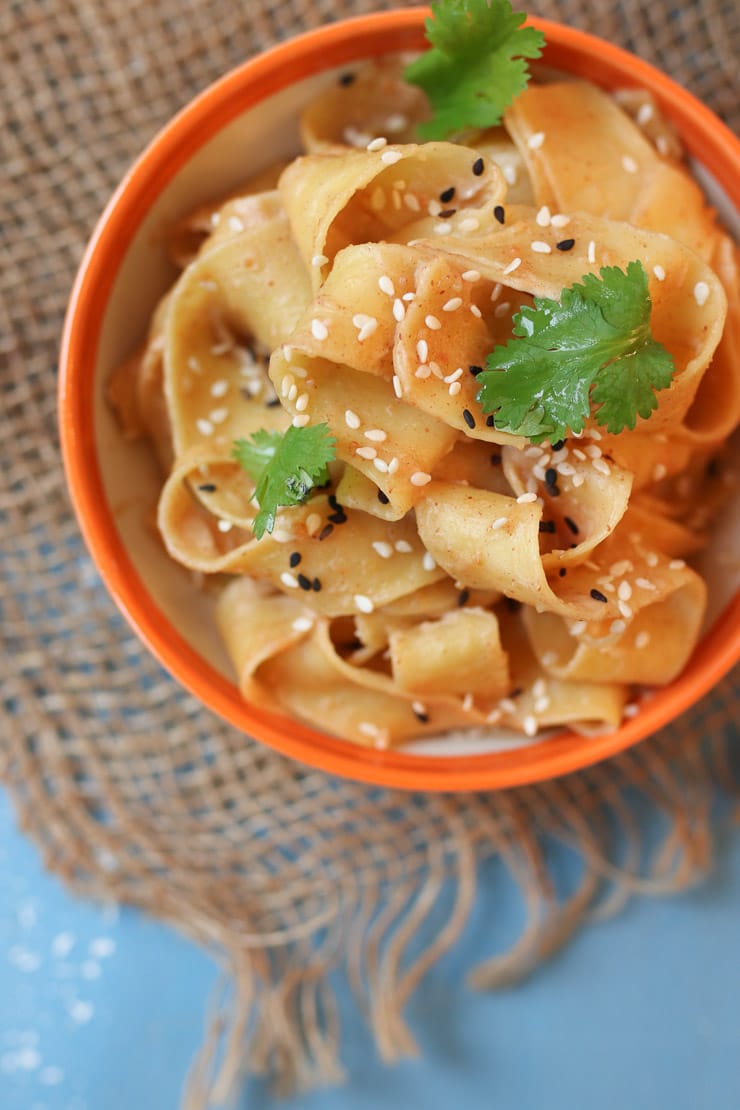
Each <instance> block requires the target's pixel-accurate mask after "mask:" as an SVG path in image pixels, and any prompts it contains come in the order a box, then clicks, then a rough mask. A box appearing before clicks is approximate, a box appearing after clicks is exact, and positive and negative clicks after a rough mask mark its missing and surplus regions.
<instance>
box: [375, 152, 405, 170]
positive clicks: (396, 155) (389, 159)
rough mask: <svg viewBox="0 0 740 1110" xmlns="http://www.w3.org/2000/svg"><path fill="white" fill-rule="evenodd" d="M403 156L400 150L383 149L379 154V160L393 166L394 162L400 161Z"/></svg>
mask: <svg viewBox="0 0 740 1110" xmlns="http://www.w3.org/2000/svg"><path fill="white" fill-rule="evenodd" d="M402 158H403V155H402V154H401V151H400V150H384V151H383V153H382V154H381V156H380V161H381V162H383V163H384V165H386V166H394V165H395V164H396V162H400V161H401V159H402Z"/></svg>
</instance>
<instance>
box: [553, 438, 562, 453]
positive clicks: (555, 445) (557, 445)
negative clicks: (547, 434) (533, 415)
mask: <svg viewBox="0 0 740 1110" xmlns="http://www.w3.org/2000/svg"><path fill="white" fill-rule="evenodd" d="M550 446H551V447H552V449H553V451H562V450H563V448H564V447H565V440H564V439H557V440H555V442H554V443H551V444H550Z"/></svg>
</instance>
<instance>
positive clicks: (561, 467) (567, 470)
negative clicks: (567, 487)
mask: <svg viewBox="0 0 740 1110" xmlns="http://www.w3.org/2000/svg"><path fill="white" fill-rule="evenodd" d="M555 469H556V470H557V472H558V474H562V475H563V477H564V478H570V477H572V475H573V474H575V472H576V468H575V467H574V466H573V464H572V463H569V462H560V463H558V464H557V466H556V468H555Z"/></svg>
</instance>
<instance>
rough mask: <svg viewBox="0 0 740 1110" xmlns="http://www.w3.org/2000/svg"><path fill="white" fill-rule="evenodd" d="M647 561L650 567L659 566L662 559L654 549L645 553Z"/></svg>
mask: <svg viewBox="0 0 740 1110" xmlns="http://www.w3.org/2000/svg"><path fill="white" fill-rule="evenodd" d="M645 562H646V563H647V565H648V566H649V567H657V565H658V563H659V562H660V559H659V558H658V556H657V555H656V554H655V552H654V551H648V552H646V554H645Z"/></svg>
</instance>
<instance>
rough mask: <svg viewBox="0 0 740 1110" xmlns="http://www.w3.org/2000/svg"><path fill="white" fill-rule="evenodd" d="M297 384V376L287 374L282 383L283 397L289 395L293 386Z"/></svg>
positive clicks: (281, 391)
mask: <svg viewBox="0 0 740 1110" xmlns="http://www.w3.org/2000/svg"><path fill="white" fill-rule="evenodd" d="M294 385H295V378H294V377H293V375H292V374H286V375H285V377H284V378H283V380H282V381H281V383H280V393H281V394H282V396H283V397H287V396H288V394H289V392H290V390H291V387H292V386H294Z"/></svg>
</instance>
